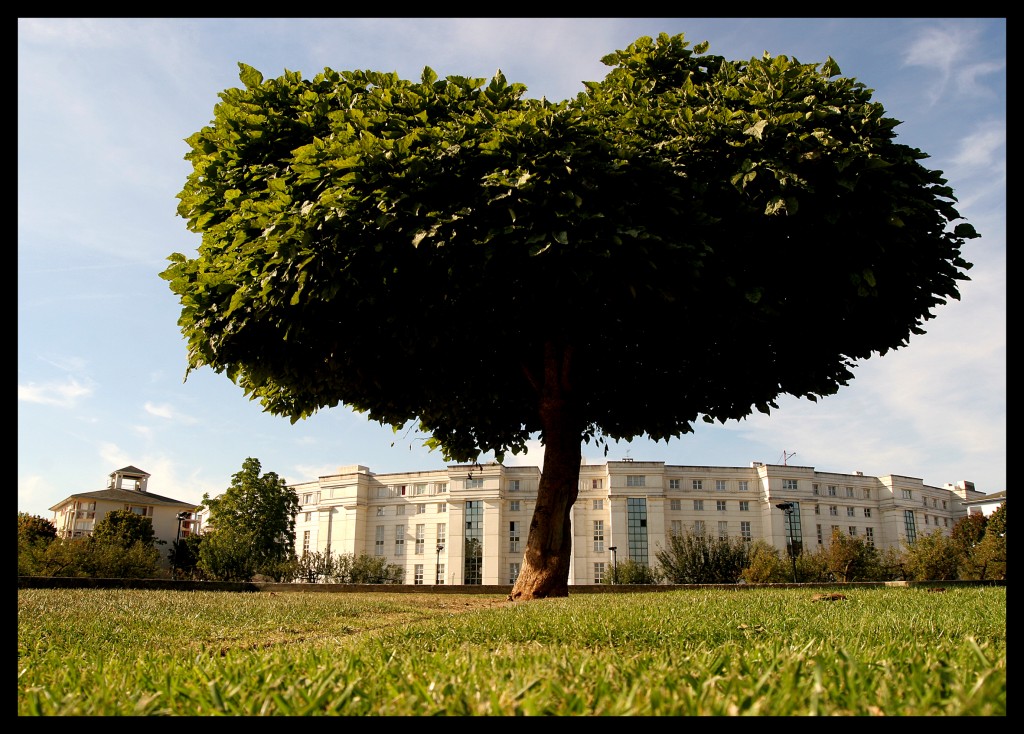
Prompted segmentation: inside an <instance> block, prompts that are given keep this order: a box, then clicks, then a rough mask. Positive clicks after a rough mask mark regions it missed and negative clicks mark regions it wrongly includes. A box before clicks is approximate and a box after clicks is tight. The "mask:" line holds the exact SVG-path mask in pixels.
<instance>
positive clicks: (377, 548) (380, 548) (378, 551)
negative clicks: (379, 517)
mask: <svg viewBox="0 0 1024 734" xmlns="http://www.w3.org/2000/svg"><path fill="white" fill-rule="evenodd" d="M374 532H375V533H376V535H375V536H374V539H373V555H375V556H382V555H384V526H383V525H378V526H377V528H376V530H375V531H374Z"/></svg>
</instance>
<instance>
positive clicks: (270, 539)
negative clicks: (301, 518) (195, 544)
mask: <svg viewBox="0 0 1024 734" xmlns="http://www.w3.org/2000/svg"><path fill="white" fill-rule="evenodd" d="M260 469H261V466H260V462H259V460H258V459H253V458H251V457H250V458H248V459H246V460H245V461H244V462H243V463H242V469H241V471H239V472H237V473H235V474H234V475H233V476H232V477H231V486H230V487H228V489H227V490H226V491H225V492H224V493H223V494H221V495H219V496H218V497H216V498H210V496H209V494H208V493H207V494H204V495H203V504H202V506H201V507H200V509H202V507H208V508H209V510H210V515H209V518H208V520H207V525H206V532H205V533H204V534H203V540H202V542H201V543H200V544H199V563H198V567H199V569H200V570H201V571H202V572H203V574H205V575H206V577H208V578H211V579H219V580H223V581H249V580H250V579H252V578H253V576H255V575H256V574H262V575H264V576H268V577H270V578H272V579H274V580H276V581H280V580H281V579H282V578H284V577H285V575H286V574H288V573H289V569H290V566H291V564H292V563H293V561H294V559H295V516H296V515H297V514H298V513H299V498H298V495H296V494H295V490H294V489H292V488H290V487H289V486H288V485H287V483H286V482H285V480H284V479H283V478H281V477H279V476H278V475H277V474H276V473H275V472H266V473H265V474H263V475H262V476H260Z"/></svg>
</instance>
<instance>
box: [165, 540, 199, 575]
mask: <svg viewBox="0 0 1024 734" xmlns="http://www.w3.org/2000/svg"><path fill="white" fill-rule="evenodd" d="M202 543H203V536H202V535H196V534H193V535H186V536H184V537H182V538H178V539H177V540H176V541H174V542H173V543H171V548H170V550H169V551H168V553H167V558H168V560H169V561H170V564H171V569H172V571H173V572H174V574H175V576H177V577H179V578H192V579H194V578H197V577H200V576H202V572H201V571H200V570H199V548H200V546H201V545H202Z"/></svg>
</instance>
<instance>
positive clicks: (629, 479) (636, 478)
mask: <svg viewBox="0 0 1024 734" xmlns="http://www.w3.org/2000/svg"><path fill="white" fill-rule="evenodd" d="M593 481H595V482H600V481H601V480H600V479H595V480H593ZM714 482H715V491H716V492H724V491H726V489H728V482H727V481H726V480H725V479H715V480H714ZM788 482H793V483H794V484H793V486H792V487H790V486H787V483H788ZM795 483H796V480H795V479H786V480H783V489H796V484H795ZM736 485H737V488H738V489H739V490H740V491H741V492H746V491H748V490H749V489H750V482H749V481H748V480H746V479H740V480H737V482H736ZM626 486H627V487H646V486H647V477H646V476H645V475H643V474H627V475H626ZM599 488H600V485H598V486H596V487H594V489H599ZM668 488H669V489H682V488H683V480H682V479H669V480H668ZM690 489H695V490H698V491H700V490H703V489H704V480H703V479H691V480H690Z"/></svg>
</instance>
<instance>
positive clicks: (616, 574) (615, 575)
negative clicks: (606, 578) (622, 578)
mask: <svg viewBox="0 0 1024 734" xmlns="http://www.w3.org/2000/svg"><path fill="white" fill-rule="evenodd" d="M608 550H610V551H611V552H612V583H613V584H617V583H619V564H618V563H616V562H615V551H617V550H618V547H617V546H614V545H610V546H608Z"/></svg>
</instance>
